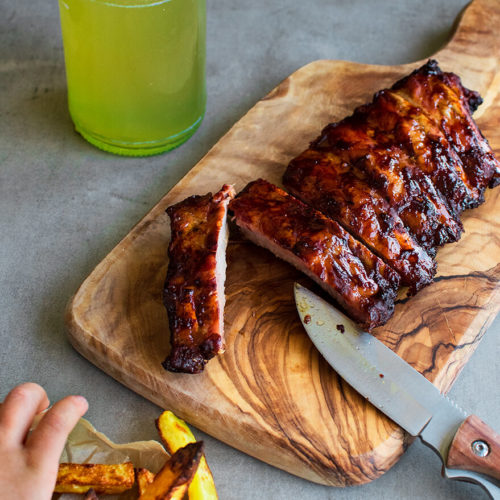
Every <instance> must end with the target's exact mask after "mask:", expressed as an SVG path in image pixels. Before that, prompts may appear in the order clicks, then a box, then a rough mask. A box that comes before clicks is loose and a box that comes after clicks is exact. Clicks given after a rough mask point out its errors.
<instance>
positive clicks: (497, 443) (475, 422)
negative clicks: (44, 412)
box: [446, 415, 500, 480]
mask: <svg viewBox="0 0 500 500" xmlns="http://www.w3.org/2000/svg"><path fill="white" fill-rule="evenodd" d="M474 450H475V451H474ZM483 450H484V451H483ZM481 451H483V453H485V455H484V456H482V455H481ZM446 466H447V467H449V468H452V469H462V470H471V471H474V472H478V473H480V474H485V475H487V476H491V477H493V478H495V479H498V480H500V434H497V433H496V432H495V431H494V430H493V429H492V428H491V427H489V426H488V425H486V424H485V423H484V422H483V421H482V420H481V419H479V417H476V415H469V416H468V417H467V418H466V419H465V421H464V422H463V423H462V425H461V426H460V428H459V429H458V431H457V433H456V435H455V437H454V438H453V441H452V443H451V446H450V451H449V454H448V460H447V462H446Z"/></svg>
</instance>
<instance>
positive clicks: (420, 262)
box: [283, 148, 436, 293]
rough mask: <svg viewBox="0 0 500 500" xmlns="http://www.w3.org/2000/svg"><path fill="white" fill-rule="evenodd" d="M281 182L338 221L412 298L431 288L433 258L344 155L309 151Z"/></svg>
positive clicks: (296, 194)
mask: <svg viewBox="0 0 500 500" xmlns="http://www.w3.org/2000/svg"><path fill="white" fill-rule="evenodd" d="M283 182H284V184H285V186H286V187H287V188H288V189H289V191H290V192H291V193H292V194H293V195H295V196H297V197H298V198H300V199H302V201H304V202H305V203H307V204H309V205H311V206H312V207H314V208H316V209H317V210H319V211H320V212H322V213H324V214H325V215H326V216H327V217H330V218H332V219H334V220H336V221H338V222H339V223H340V224H342V226H344V228H346V229H347V230H348V231H349V232H350V233H352V234H353V235H354V236H356V237H357V238H358V239H359V240H361V242H363V243H364V244H365V245H366V246H367V247H368V248H370V250H372V251H373V252H374V253H376V254H377V255H378V256H379V257H381V258H382V259H384V260H385V262H386V263H387V264H389V265H390V266H391V267H392V268H393V269H395V270H396V271H397V272H398V273H399V274H400V276H401V283H402V284H403V285H406V286H408V287H409V288H410V292H411V293H416V292H417V291H418V290H420V289H421V288H422V287H424V286H425V285H428V284H429V283H431V282H432V279H433V276H434V274H435V272H436V265H435V262H434V261H433V259H432V257H431V256H430V255H429V254H428V253H427V252H426V251H425V250H424V248H422V247H421V246H420V245H419V244H418V242H417V241H416V239H415V238H414V237H413V236H412V235H411V234H410V232H409V231H408V229H407V228H406V227H405V225H404V223H403V221H402V220H401V218H400V217H399V215H398V213H397V211H396V210H395V209H394V208H393V207H391V205H390V203H389V202H388V200H387V199H386V198H385V197H384V196H383V193H382V192H381V191H380V189H377V187H376V186H375V185H374V184H370V183H369V182H368V181H367V180H366V179H363V178H361V177H359V176H357V175H356V173H355V172H354V171H353V169H352V168H350V166H349V164H348V163H347V162H345V161H343V159H342V154H337V152H334V151H324V150H323V151H321V150H320V151H318V150H316V149H314V148H310V149H309V150H307V151H305V152H304V153H302V154H301V155H300V156H299V157H297V158H295V159H294V160H292V162H291V163H290V165H289V166H288V169H287V171H286V173H285V176H284V178H283Z"/></svg>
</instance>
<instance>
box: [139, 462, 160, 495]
mask: <svg viewBox="0 0 500 500" xmlns="http://www.w3.org/2000/svg"><path fill="white" fill-rule="evenodd" d="M155 476H156V474H153V473H152V472H151V471H150V470H148V469H144V468H142V467H141V468H139V469H136V470H135V478H136V480H137V487H138V488H139V496H140V495H142V494H143V493H144V492H145V491H146V487H147V485H148V484H151V483H152V482H153V481H154V478H155Z"/></svg>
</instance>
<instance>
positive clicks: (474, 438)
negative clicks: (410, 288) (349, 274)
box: [295, 283, 500, 500]
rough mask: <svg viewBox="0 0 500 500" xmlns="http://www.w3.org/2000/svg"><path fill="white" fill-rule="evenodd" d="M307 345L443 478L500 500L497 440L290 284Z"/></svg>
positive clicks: (344, 318)
mask: <svg viewBox="0 0 500 500" xmlns="http://www.w3.org/2000/svg"><path fill="white" fill-rule="evenodd" d="M295 302H296V305H297V310H298V312H299V316H300V319H301V321H302V324H303V326H304V328H305V330H306V332H307V334H308V335H309V337H310V339H311V341H312V342H313V344H314V345H315V346H316V348H317V349H318V350H319V352H320V353H321V354H322V356H323V357H324V358H325V360H326V361H327V362H328V363H329V364H330V365H331V366H332V367H333V369H334V370H335V371H336V372H337V373H338V374H339V375H340V376H341V377H342V378H343V379H344V380H345V381H346V382H347V383H348V384H349V385H351V386H352V387H353V388H354V389H355V390H356V391H357V392H359V393H360V394H361V395H362V396H364V397H365V398H366V399H367V400H368V401H370V402H371V403H372V404H373V405H374V406H375V407H377V408H378V409H379V410H380V411H382V412H383V413H384V414H386V415H387V416H388V417H389V418H390V419H391V420H393V421H394V422H395V423H397V424H398V425H399V426H401V427H402V428H403V429H404V430H406V432H408V433H409V434H411V435H412V436H419V437H420V439H421V440H422V442H423V443H424V444H426V445H427V446H429V447H430V448H432V449H433V450H434V451H435V452H436V453H437V454H438V455H439V456H440V457H441V460H442V462H443V475H445V476H446V477H448V478H450V479H459V480H464V481H468V482H473V483H476V484H479V485H480V486H482V487H483V488H484V489H485V490H486V491H487V492H488V493H489V495H490V496H491V497H492V498H494V499H496V500H500V436H499V435H498V434H496V433H495V431H493V430H492V429H491V428H489V427H488V426H487V425H486V424H485V423H484V422H482V421H480V420H479V419H478V418H477V417H475V416H473V415H470V416H468V415H467V413H465V412H464V411H463V410H462V409H460V408H459V407H458V406H457V405H456V404H455V403H453V402H452V401H451V400H450V399H449V398H448V397H446V396H444V395H442V394H441V393H440V392H439V390H438V389H437V387H435V386H434V385H433V384H432V383H431V382H429V381H428V380H427V379H426V378H425V377H424V376H423V375H421V374H420V373H419V372H418V371H417V370H415V369H414V368H413V367H412V366H410V365H409V364H408V363H407V362H406V361H404V360H403V359H402V358H400V357H399V356H398V355H397V354H396V353H394V352H393V351H392V350H391V349H389V348H388V347H386V346H385V345H384V344H383V343H382V342H380V341H379V340H377V339H376V338H375V337H373V336H372V335H371V334H369V333H367V332H363V331H362V330H361V329H360V328H359V327H358V326H357V325H356V324H355V323H354V322H353V321H352V320H350V319H349V318H348V317H347V316H345V315H344V314H342V313H341V312H340V311H338V310H337V309H336V308H335V307H333V306H332V305H331V304H329V303H328V302H326V301H324V300H323V299H321V298H320V297H318V296H317V295H315V294H314V293H313V292H311V291H310V290H308V289H307V288H304V287H303V286H301V285H299V284H298V283H295Z"/></svg>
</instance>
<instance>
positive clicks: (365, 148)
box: [316, 91, 462, 254]
mask: <svg viewBox="0 0 500 500" xmlns="http://www.w3.org/2000/svg"><path fill="white" fill-rule="evenodd" d="M399 101H400V99H398V98H397V97H396V96H394V95H392V94H391V93H390V92H387V91H382V92H379V93H378V94H377V96H376V97H375V99H374V101H373V103H372V104H371V105H369V106H362V107H360V108H358V109H357V110H356V111H355V112H354V114H353V115H352V116H350V117H349V118H346V119H345V120H343V121H342V122H340V123H338V124H334V125H331V126H330V127H327V129H326V130H325V131H324V133H323V134H322V136H321V137H320V139H319V140H318V141H317V143H318V144H317V146H316V147H317V149H319V150H327V151H330V152H332V151H334V152H335V153H336V154H338V155H339V156H340V157H341V158H342V160H343V161H345V162H348V163H349V164H350V165H351V169H352V172H353V174H354V175H356V176H358V177H361V178H363V179H365V180H366V181H367V182H369V183H370V185H372V186H374V187H376V188H377V189H378V190H380V191H381V192H382V194H383V196H384V197H385V198H386V199H387V200H388V202H389V204H390V205H391V207H392V208H393V209H395V211H396V212H397V214H398V215H399V216H400V218H401V220H402V221H403V223H404V224H405V226H406V227H407V228H408V229H409V230H410V231H411V233H412V235H413V236H414V237H415V238H416V240H417V242H418V243H419V244H420V245H421V246H422V247H423V248H424V249H425V250H427V252H429V253H432V254H433V253H434V252H435V249H436V247H438V246H441V245H443V244H444V243H448V242H453V241H457V240H458V239H459V238H460V235H461V233H462V224H461V222H460V220H459V218H458V214H457V213H456V212H455V211H454V210H452V209H451V208H450V207H449V205H448V202H447V200H446V199H445V198H444V197H443V196H442V195H441V194H440V193H439V192H438V191H437V189H436V188H435V186H434V184H433V182H432V175H431V176H429V175H428V174H432V173H433V171H427V172H426V171H424V170H423V169H422V168H421V163H422V162H420V161H419V159H420V156H421V155H420V151H419V148H420V147H421V145H422V144H424V141H425V140H426V139H427V134H426V133H424V131H423V130H422V127H421V126H420V124H419V123H418V122H417V120H416V119H415V118H414V117H413V116H412V115H411V113H409V112H408V110H407V109H404V110H403V109H402V108H403V106H402V105H401V103H400V102H399ZM408 106H409V105H408Z"/></svg>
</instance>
